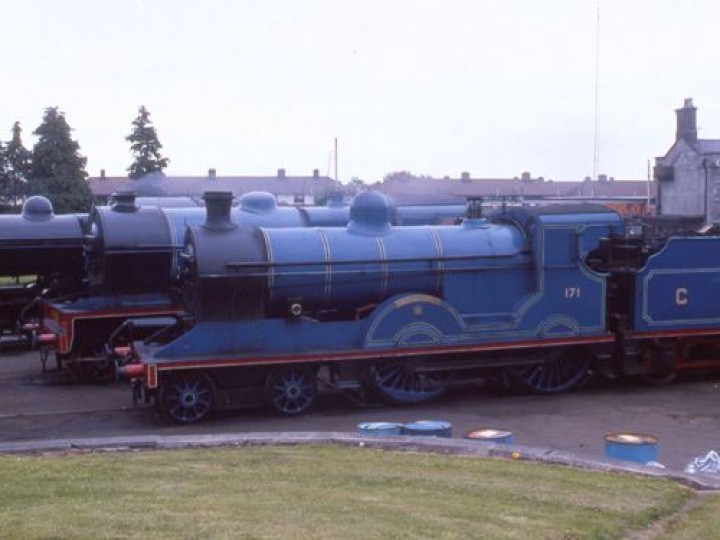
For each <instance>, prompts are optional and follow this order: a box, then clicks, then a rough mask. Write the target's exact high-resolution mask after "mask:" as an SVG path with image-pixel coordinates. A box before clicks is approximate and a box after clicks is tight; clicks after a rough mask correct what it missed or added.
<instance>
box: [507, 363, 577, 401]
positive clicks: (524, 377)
mask: <svg viewBox="0 0 720 540" xmlns="http://www.w3.org/2000/svg"><path fill="white" fill-rule="evenodd" d="M589 370H590V359H589V357H588V356H587V355H584V356H582V355H579V354H567V353H566V354H558V355H557V356H554V357H552V358H549V359H547V360H546V361H545V362H544V363H542V364H536V365H531V366H526V367H524V368H519V369H514V370H512V372H511V373H513V374H514V375H513V378H515V379H518V380H519V382H520V383H521V385H522V386H523V387H525V388H527V389H529V390H532V391H533V392H537V393H541V394H556V393H560V392H567V391H569V390H572V389H573V388H576V387H578V386H580V385H581V384H582V383H583V382H585V380H586V379H587V376H588V374H589Z"/></svg>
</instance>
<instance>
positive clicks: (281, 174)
mask: <svg viewBox="0 0 720 540" xmlns="http://www.w3.org/2000/svg"><path fill="white" fill-rule="evenodd" d="M277 177H278V178H280V179H281V180H282V179H284V178H285V169H278V172H277Z"/></svg>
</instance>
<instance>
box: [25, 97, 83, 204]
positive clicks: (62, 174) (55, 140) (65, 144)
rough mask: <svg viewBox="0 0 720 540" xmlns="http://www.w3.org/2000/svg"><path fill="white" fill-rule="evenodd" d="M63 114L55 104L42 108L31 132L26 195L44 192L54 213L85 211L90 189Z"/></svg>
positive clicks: (42, 193) (75, 144)
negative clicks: (34, 138)
mask: <svg viewBox="0 0 720 540" xmlns="http://www.w3.org/2000/svg"><path fill="white" fill-rule="evenodd" d="M71 131H72V130H71V128H70V126H69V125H68V123H67V122H66V120H65V114H64V113H63V112H61V111H59V110H58V107H49V108H47V109H45V115H44V116H43V121H42V124H40V126H38V128H37V129H36V130H35V131H34V132H33V133H34V134H35V135H37V136H38V142H37V143H36V144H35V146H34V147H33V151H32V165H31V167H30V176H29V179H28V194H29V195H36V194H39V195H44V196H45V197H47V198H48V199H50V201H51V202H52V204H53V208H54V211H55V213H57V214H62V213H67V212H88V211H89V210H90V206H91V204H92V192H91V191H90V187H89V186H88V183H87V181H86V180H85V179H86V177H87V172H86V171H85V164H86V163H87V158H85V157H83V156H81V155H80V145H79V144H78V143H77V142H76V141H74V140H73V139H72V137H71V133H70V132H71Z"/></svg>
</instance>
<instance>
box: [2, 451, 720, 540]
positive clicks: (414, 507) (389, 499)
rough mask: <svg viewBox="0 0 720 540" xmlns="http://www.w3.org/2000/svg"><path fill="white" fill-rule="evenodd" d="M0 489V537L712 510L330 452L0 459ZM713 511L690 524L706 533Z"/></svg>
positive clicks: (414, 530)
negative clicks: (699, 525) (703, 526)
mask: <svg viewBox="0 0 720 540" xmlns="http://www.w3.org/2000/svg"><path fill="white" fill-rule="evenodd" d="M0 480H1V481H2V485H1V488H0V524H1V526H0V536H2V537H3V538H97V537H101V538H102V537H105V538H107V537H112V538H118V537H138V538H139V537H143V538H202V537H212V538H288V539H298V538H327V539H330V538H332V539H335V538H351V539H352V538H358V539H359V538H413V539H414V538H518V539H541V538H552V539H558V538H562V539H566V540H569V539H575V538H623V537H625V536H627V535H628V534H629V533H630V532H633V531H639V530H643V529H645V528H646V527H647V526H648V525H651V524H652V523H653V522H655V521H656V520H658V519H659V518H663V517H665V516H668V515H670V514H672V513H674V512H676V511H678V510H679V509H680V508H682V507H683V506H684V505H685V504H686V503H687V502H688V501H691V500H693V499H706V500H707V501H713V499H710V498H707V496H703V497H700V496H698V495H696V494H695V493H694V492H692V491H691V490H689V489H687V488H685V487H683V486H680V485H678V484H676V483H673V482H670V481H666V480H662V479H651V478H644V477H636V476H631V475H612V474H604V473H597V472H588V471H578V470H573V469H569V468H563V467H553V466H547V465H540V464H536V463H527V462H507V461H499V460H486V459H474V458H464V457H451V458H448V457H444V456H440V455H434V454H408V453H394V452H387V451H380V450H371V449H363V448H347V447H335V446H281V447H240V448H223V449H212V450H210V449H208V450H182V451H174V452H169V451H143V452H125V453H96V454H68V455H57V456H0ZM713 504H714V505H715V506H714V507H713V508H711V509H709V510H707V514H708V515H707V516H705V515H703V514H702V512H703V511H704V510H703V509H702V507H701V508H698V510H697V511H698V514H697V520H698V523H700V522H702V521H703V520H705V519H710V520H714V523H715V524H716V525H715V526H716V527H717V526H718V523H719V522H718V517H717V516H718V515H720V512H719V511H718V510H720V504H719V503H718V499H714V503H713ZM695 515H696V514H694V513H690V514H688V517H690V516H692V517H693V518H694V516H695ZM700 530H701V529H698V531H700ZM717 530H719V529H717V528H715V529H714V531H717ZM671 538H684V537H683V536H672V537H671ZM688 538H690V537H688ZM692 538H702V536H693V537H692Z"/></svg>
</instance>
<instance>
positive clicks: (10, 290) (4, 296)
mask: <svg viewBox="0 0 720 540" xmlns="http://www.w3.org/2000/svg"><path fill="white" fill-rule="evenodd" d="M85 221H86V216H80V215H62V216H59V215H55V214H54V213H53V208H52V203H51V202H50V201H49V200H48V199H46V198H45V197H42V196H34V197H30V198H28V199H27V201H25V204H24V205H23V208H22V213H21V214H19V215H4V216H0V278H2V281H3V283H2V285H0V328H1V329H2V333H3V341H11V342H17V341H18V340H20V341H25V342H29V341H31V338H32V336H33V335H34V334H35V333H36V330H37V324H36V321H37V319H38V316H39V313H38V304H37V303H36V302H35V299H36V298H37V297H38V296H39V295H40V294H41V293H43V292H44V294H45V295H46V296H50V297H52V296H57V295H60V294H63V293H65V292H67V291H69V290H77V289H82V288H83V287H84V284H85V259H84V230H83V224H84V222H85ZM18 330H20V331H19V332H18Z"/></svg>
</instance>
